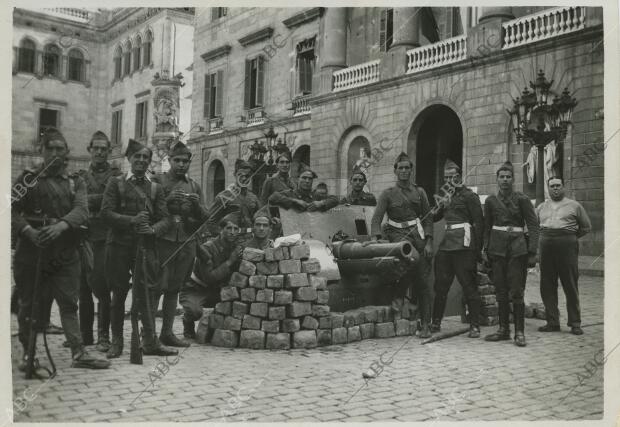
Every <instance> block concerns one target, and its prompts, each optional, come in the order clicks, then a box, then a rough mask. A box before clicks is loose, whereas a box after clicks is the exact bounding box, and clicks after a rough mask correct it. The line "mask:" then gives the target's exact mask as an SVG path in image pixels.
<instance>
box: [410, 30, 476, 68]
mask: <svg viewBox="0 0 620 427" xmlns="http://www.w3.org/2000/svg"><path fill="white" fill-rule="evenodd" d="M466 58H467V37H466V36H464V35H461V36H456V37H452V38H449V39H446V40H441V41H438V42H437V43H433V44H429V45H426V46H421V47H416V48H414V49H411V50H408V51H407V74H411V73H417V72H419V71H424V70H428V69H431V68H437V67H441V66H443V65H447V64H452V63H454V62H459V61H462V60H464V59H466Z"/></svg>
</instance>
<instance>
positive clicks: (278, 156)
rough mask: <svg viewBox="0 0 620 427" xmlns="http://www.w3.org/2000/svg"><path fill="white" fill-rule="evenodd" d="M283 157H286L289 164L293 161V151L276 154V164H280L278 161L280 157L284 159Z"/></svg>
mask: <svg viewBox="0 0 620 427" xmlns="http://www.w3.org/2000/svg"><path fill="white" fill-rule="evenodd" d="M282 156H284V157H286V158H287V159H288V161H289V162H290V161H291V159H292V157H293V156H291V151H290V150H289V149H286V150H282V151H280V152H278V154H276V158H275V159H274V162H276V163H278V159H279V158H280V157H282Z"/></svg>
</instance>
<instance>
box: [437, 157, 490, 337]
mask: <svg viewBox="0 0 620 427" xmlns="http://www.w3.org/2000/svg"><path fill="white" fill-rule="evenodd" d="M444 181H445V184H444V188H446V193H447V194H448V196H446V198H445V199H444V200H443V201H439V203H438V207H439V210H438V211H437V213H436V215H435V216H434V220H435V221H439V220H441V219H442V218H444V219H445V220H446V234H445V235H444V237H443V240H442V241H441V243H440V244H439V251H438V252H437V254H436V255H435V300H434V303H433V322H432V323H431V332H439V331H440V330H441V319H442V318H443V313H444V310H445V309H446V301H447V299H448V291H449V290H450V286H451V285H452V281H453V280H454V276H455V274H456V278H457V279H458V281H459V283H460V284H461V287H462V288H463V293H464V294H465V298H466V300H467V308H468V309H469V324H470V327H469V337H470V338H478V337H480V325H479V317H480V295H479V293H478V284H477V280H476V276H477V272H476V261H477V259H478V256H479V255H480V249H481V247H482V229H483V226H484V223H483V217H482V205H481V204H480V199H479V198H478V195H477V194H476V193H474V192H473V191H471V190H470V189H469V188H467V187H465V185H464V184H463V183H462V181H461V168H460V167H458V166H457V165H456V163H454V162H453V161H452V160H447V161H446V164H445V166H444Z"/></svg>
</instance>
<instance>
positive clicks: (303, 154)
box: [291, 144, 310, 179]
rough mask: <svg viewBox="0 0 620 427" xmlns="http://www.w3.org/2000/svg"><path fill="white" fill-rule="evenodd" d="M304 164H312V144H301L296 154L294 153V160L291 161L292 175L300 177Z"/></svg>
mask: <svg viewBox="0 0 620 427" xmlns="http://www.w3.org/2000/svg"><path fill="white" fill-rule="evenodd" d="M302 165H306V166H310V146H309V145H305V144H304V145H301V146H300V147H299V148H298V149H297V150H295V154H293V161H292V162H291V177H293V178H295V179H296V178H297V177H299V172H300V171H301V167H302Z"/></svg>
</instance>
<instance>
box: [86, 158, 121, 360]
mask: <svg viewBox="0 0 620 427" xmlns="http://www.w3.org/2000/svg"><path fill="white" fill-rule="evenodd" d="M120 174H121V171H120V170H119V169H118V168H117V167H114V166H111V165H110V163H107V162H106V163H104V164H102V165H95V164H91V165H90V168H89V169H88V170H80V171H79V175H80V176H81V177H82V179H83V180H84V182H86V190H87V194H88V211H89V218H88V242H89V244H90V247H91V250H92V268H90V269H88V268H84V267H86V266H87V265H88V264H89V263H88V260H86V262H85V263H83V264H82V266H83V271H82V281H81V285H80V303H79V306H80V308H79V312H80V326H81V327H82V338H83V339H84V342H86V343H90V344H92V341H93V332H92V330H93V320H94V304H93V299H92V294H95V297H97V300H98V301H99V309H98V321H97V331H98V334H97V338H98V343H99V344H101V345H102V346H105V345H106V344H109V341H110V303H111V296H110V295H111V294H110V292H111V291H110V288H109V287H108V284H107V282H106V275H105V270H104V262H105V240H106V234H107V226H106V225H105V224H104V222H103V220H102V219H101V217H100V210H101V202H102V200H103V191H104V190H105V186H106V184H107V182H108V180H109V179H110V178H111V177H114V176H118V175H120ZM85 255H87V254H85ZM101 348H102V349H105V348H104V347H101ZM106 351H107V349H106Z"/></svg>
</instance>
